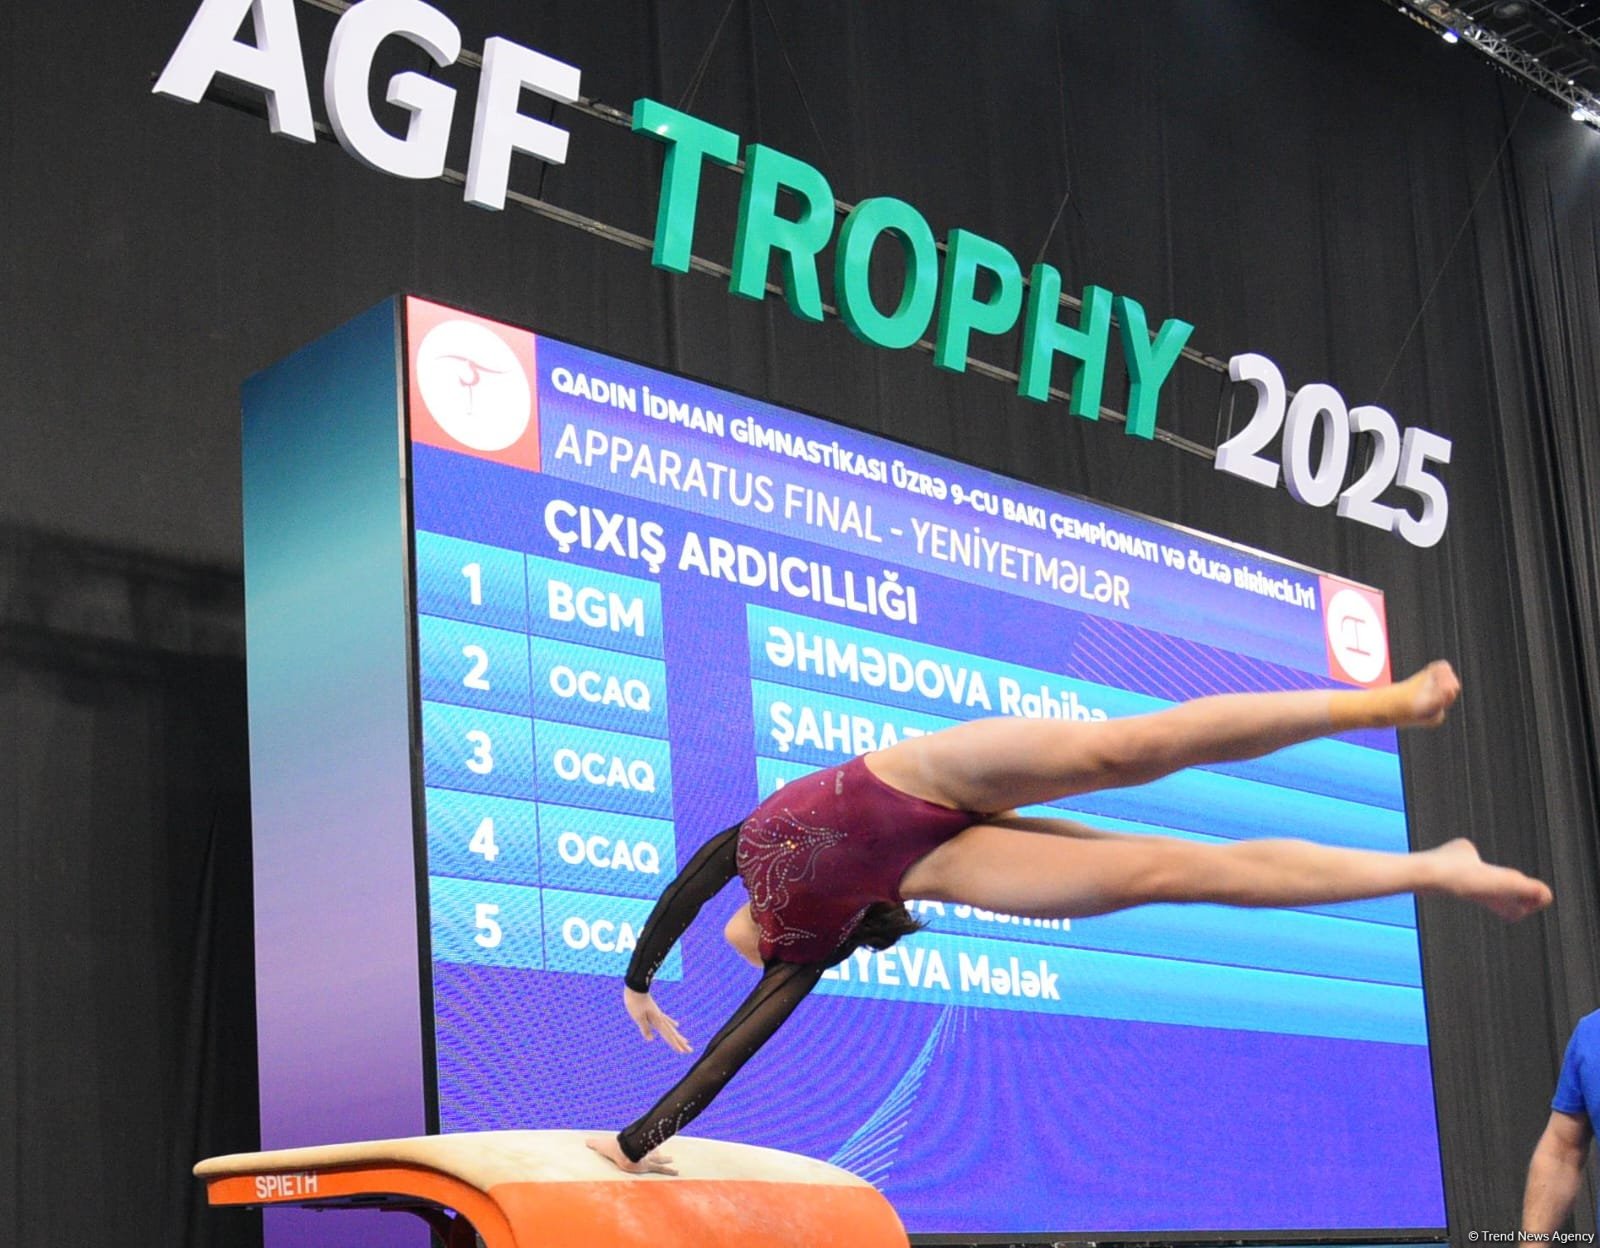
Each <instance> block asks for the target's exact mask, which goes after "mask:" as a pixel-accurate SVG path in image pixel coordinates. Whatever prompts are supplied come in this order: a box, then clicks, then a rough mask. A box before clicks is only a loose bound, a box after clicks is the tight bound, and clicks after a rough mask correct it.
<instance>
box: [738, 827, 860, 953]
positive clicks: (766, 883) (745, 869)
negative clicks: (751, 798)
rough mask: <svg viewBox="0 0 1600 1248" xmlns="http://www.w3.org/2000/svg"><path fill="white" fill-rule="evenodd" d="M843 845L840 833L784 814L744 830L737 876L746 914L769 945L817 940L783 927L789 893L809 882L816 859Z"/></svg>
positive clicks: (808, 933)
mask: <svg viewBox="0 0 1600 1248" xmlns="http://www.w3.org/2000/svg"><path fill="white" fill-rule="evenodd" d="M844 839H845V834H844V833H843V832H842V831H840V830H839V829H837V828H829V827H822V826H819V825H815V824H810V823H807V822H806V821H805V820H803V819H801V818H800V817H799V816H797V815H795V814H794V813H793V812H792V811H787V810H780V811H775V812H774V813H773V814H771V815H769V816H768V817H767V818H765V819H762V820H759V821H757V820H751V821H749V822H748V823H746V824H745V825H744V827H743V829H742V830H741V834H740V836H739V874H740V875H741V876H742V877H743V878H744V882H745V886H746V887H747V888H748V889H749V890H750V913H751V914H752V915H753V916H754V918H755V920H756V922H757V923H758V924H760V926H761V929H762V932H763V933H764V934H765V935H766V937H767V939H768V941H769V942H770V943H771V944H772V945H774V946H778V947H781V946H783V945H792V944H796V943H798V942H800V941H804V940H815V939H817V936H818V933H817V932H813V931H808V930H807V929H805V928H801V927H791V926H789V925H788V924H787V923H786V922H785V921H784V911H785V909H786V907H787V906H788V904H789V888H790V885H792V884H795V883H798V882H799V881H801V880H808V879H810V878H811V877H812V873H813V872H814V871H815V870H816V865H817V856H818V855H819V854H821V853H822V852H823V851H824V850H826V849H832V848H833V847H834V846H835V845H838V844H840V843H842V842H843V841H844Z"/></svg>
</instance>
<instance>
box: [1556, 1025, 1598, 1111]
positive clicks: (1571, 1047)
mask: <svg viewBox="0 0 1600 1248" xmlns="http://www.w3.org/2000/svg"><path fill="white" fill-rule="evenodd" d="M1594 1030H1595V1029H1594V1025H1593V1023H1592V1022H1591V1020H1590V1019H1588V1018H1586V1019H1584V1020H1583V1021H1582V1022H1580V1023H1579V1024H1578V1025H1577V1027H1576V1028H1575V1029H1574V1030H1573V1032H1572V1039H1570V1040H1568V1041H1567V1055H1566V1057H1565V1058H1563V1059H1562V1062H1561V1078H1560V1079H1558V1080H1557V1081H1556V1094H1555V1095H1554V1096H1553V1097H1551V1098H1550V1108H1551V1109H1554V1110H1556V1111H1558V1112H1560V1113H1563V1114H1578V1115H1582V1116H1583V1117H1586V1118H1587V1117H1588V1116H1589V1103H1588V1100H1587V1098H1585V1096H1584V1094H1583V1076H1584V1069H1583V1068H1584V1059H1585V1057H1586V1056H1587V1054H1586V1050H1588V1049H1589V1048H1590V1046H1591V1044H1592V1042H1593V1040H1594Z"/></svg>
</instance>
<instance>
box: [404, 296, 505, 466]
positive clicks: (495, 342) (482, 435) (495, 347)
mask: <svg viewBox="0 0 1600 1248" xmlns="http://www.w3.org/2000/svg"><path fill="white" fill-rule="evenodd" d="M529 359H530V362H531V345H530V347H529ZM416 378H417V386H418V389H419V391H420V392H421V397H422V401H423V404H424V406H425V407H426V410H427V411H428V412H429V413H430V414H431V415H432V417H433V419H434V421H435V422H437V424H438V427H439V428H440V429H441V430H442V431H443V432H444V433H445V434H446V435H447V436H448V437H449V438H450V439H451V441H452V443H459V444H460V445H461V446H464V447H468V448H470V449H472V450H475V451H483V452H496V451H502V450H505V449H506V448H507V447H510V446H512V445H513V444H514V443H515V442H516V441H517V439H519V438H520V437H522V436H523V434H524V433H525V432H526V431H527V428H528V425H529V423H530V422H531V420H532V418H533V391H532V388H531V386H530V385H529V381H528V374H527V370H526V369H525V368H524V366H523V364H522V362H521V361H520V360H519V359H518V353H517V350H516V349H515V348H513V347H512V345H511V344H510V343H508V342H507V341H506V340H505V339H504V338H502V337H501V336H500V335H499V334H497V333H495V332H494V331H493V330H491V329H489V328H488V327H487V326H484V325H479V324H477V323H476V322H473V321H467V320H458V319H452V320H447V321H442V322H440V323H439V324H438V325H435V326H434V327H433V328H432V329H430V330H429V331H428V332H427V333H426V334H425V335H424V336H423V339H422V341H421V343H419V344H418V346H417V354H416Z"/></svg>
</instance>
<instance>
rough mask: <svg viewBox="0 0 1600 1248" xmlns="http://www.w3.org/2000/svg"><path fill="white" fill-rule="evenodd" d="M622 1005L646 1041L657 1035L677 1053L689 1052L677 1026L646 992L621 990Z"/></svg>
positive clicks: (628, 989) (687, 1044) (687, 1045)
mask: <svg viewBox="0 0 1600 1248" xmlns="http://www.w3.org/2000/svg"><path fill="white" fill-rule="evenodd" d="M622 1004H623V1006H624V1007H625V1008H626V1009H627V1011H628V1016H629V1017H630V1018H632V1019H633V1021H634V1023H635V1024H636V1025H637V1026H638V1028H639V1034H640V1035H641V1036H643V1037H644V1038H645V1039H646V1040H650V1039H652V1038H654V1037H655V1036H657V1035H659V1036H660V1037H661V1038H662V1039H663V1040H665V1041H666V1042H667V1047H668V1048H671V1049H673V1050H675V1051H676V1052H679V1053H687V1052H689V1051H690V1047H691V1046H690V1044H689V1042H688V1041H687V1040H685V1039H684V1038H683V1033H682V1032H680V1031H679V1030H678V1024H677V1023H675V1022H674V1021H673V1020H672V1019H670V1018H668V1017H667V1014H666V1011H665V1010H663V1009H662V1008H661V1007H660V1006H659V1005H657V1004H656V1003H655V1000H654V998H652V997H651V995H650V994H649V993H648V992H635V991H634V990H633V989H632V988H624V989H623V990H622Z"/></svg>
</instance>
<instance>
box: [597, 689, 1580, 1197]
mask: <svg viewBox="0 0 1600 1248" xmlns="http://www.w3.org/2000/svg"><path fill="white" fill-rule="evenodd" d="M1460 690H1461V684H1460V681H1459V680H1457V679H1456V675H1455V673H1454V672H1453V671H1452V670H1451V668H1450V665H1449V664H1448V663H1444V662H1436V663H1432V664H1430V665H1429V666H1428V667H1426V668H1424V669H1423V670H1422V671H1420V672H1417V673H1416V674H1415V675H1413V676H1412V677H1410V678H1409V679H1408V680H1405V681H1402V682H1400V683H1399V684H1393V685H1387V686H1383V687H1381V688H1376V689H1362V690H1348V691H1346V690H1337V691H1328V690H1316V691H1306V692H1293V693H1259V694H1224V695H1221V696H1216V697H1205V698H1198V699H1196V700H1194V701H1192V702H1185V703H1182V704H1180V705H1178V706H1174V707H1171V708H1169V709H1167V710H1163V711H1157V712H1155V713H1153V714H1148V715H1137V716H1130V717H1129V718H1126V719H1113V720H1105V721H1097V722H1088V723H1085V722H1075V721H1069V720H1029V719H983V720H977V721H974V722H971V723H965V724H958V725H956V726H955V727H952V728H947V729H944V730H943V731H940V732H936V733H932V734H930V735H928V736H924V737H915V738H911V739H909V740H906V741H902V742H900V743H899V744H897V745H894V746H891V747H890V748H888V749H885V750H881V751H879V752H877V753H874V754H870V755H864V756H862V757H860V758H854V759H851V760H850V761H849V762H847V763H844V764H842V765H840V766H837V767H830V768H828V769H827V770H825V771H819V772H816V773H814V774H812V775H809V776H806V777H803V778H802V779H800V780H796V781H792V782H791V783H789V784H786V785H784V786H783V787H782V788H781V789H779V790H778V791H777V792H776V793H774V794H773V795H772V796H771V797H769V798H768V799H767V800H766V801H764V802H762V803H761V804H760V805H759V806H758V807H756V809H755V810H754V811H753V812H752V813H751V814H750V816H749V817H748V818H746V819H745V820H744V821H743V822H742V823H740V824H737V825H735V826H734V827H731V828H728V829H727V830H725V831H723V832H721V833H719V834H717V835H716V836H714V837H713V838H712V839H711V840H710V841H708V842H707V843H706V844H705V845H704V846H702V847H701V849H700V850H699V852H697V853H696V854H695V855H694V857H693V858H692V859H690V861H689V863H688V865H687V866H685V867H684V869H683V870H682V871H681V872H680V873H679V874H678V877H677V878H676V879H675V880H674V881H673V882H672V883H671V884H670V885H669V886H668V887H667V889H666V891H665V892H663V893H662V895H661V898H660V900H659V901H658V902H657V903H656V906H655V909H654V910H653V911H652V912H651V914H650V918H649V920H648V922H647V923H646V924H645V926H644V929H643V930H642V932H641V933H640V937H639V944H638V947H637V949H636V950H635V951H634V955H633V961H632V963H631V964H630V966H629V968H628V974H627V979H626V987H625V988H624V989H623V1004H624V1005H625V1006H626V1008H627V1011H628V1013H629V1015H630V1016H632V1018H633V1020H634V1022H635V1023H636V1024H637V1025H638V1027H639V1031H640V1034H641V1035H642V1036H643V1037H644V1038H645V1039H646V1040H649V1039H651V1038H652V1037H653V1036H655V1035H659V1036H661V1037H662V1039H663V1040H664V1041H665V1042H666V1043H667V1044H668V1045H670V1046H671V1047H672V1048H673V1049H676V1050H677V1051H678V1052H680V1053H687V1052H689V1044H688V1042H687V1041H686V1040H685V1039H684V1037H683V1036H682V1034H680V1033H679V1031H678V1028H677V1025H676V1024H675V1023H674V1022H673V1020H672V1019H671V1018H669V1017H668V1016H667V1015H666V1013H665V1012H663V1011H662V1009H661V1007H660V1006H659V1005H657V1004H656V1002H655V1001H654V1000H653V999H652V997H651V996H650V984H651V980H652V979H653V978H654V976H655V973H656V971H657V970H658V969H659V968H660V966H661V964H662V962H663V961H664V960H665V959H666V956H667V954H668V952H670V950H671V948H672V946H673V945H674V944H675V943H676V942H677V940H678V938H679V937H680V936H682V935H683V933H684V931H685V930H686V929H687V928H688V926H689V924H690V923H691V922H692V921H693V919H694V917H695V916H696V915H697V914H698V913H699V911H700V908H701V907H702V906H703V905H704V904H705V903H706V902H707V901H708V900H710V898H712V897H713V896H715V895H716V894H717V893H718V892H719V891H720V890H721V889H722V887H723V885H725V884H726V883H727V882H728V881H729V880H731V879H732V878H733V877H734V876H735V875H738V876H740V877H741V878H742V879H743V881H744V885H745V887H746V889H748V890H749V894H750V900H749V902H748V903H747V904H746V905H744V906H742V907H741V908H740V909H739V910H738V911H736V912H735V914H734V915H733V917H732V919H730V920H729V922H728V925H727V928H726V929H725V934H726V936H727V939H728V942H729V943H730V944H731V945H732V946H733V947H734V948H735V949H736V950H737V951H738V952H739V953H740V954H741V955H742V956H743V957H744V958H745V959H746V960H748V961H749V962H751V963H752V964H754V965H755V966H757V967H761V968H763V974H762V976H761V980H760V982H759V983H758V984H757V985H756V987H755V989H754V991H753V992H751V994H750V995H749V997H748V998H746V1000H745V1001H744V1003H743V1004H742V1005H741V1006H740V1007H739V1008H738V1009H737V1010H736V1011H735V1012H734V1014H733V1017H732V1018H730V1019H729V1020H728V1022H727V1023H726V1024H725V1025H724V1026H723V1028H722V1030H721V1031H719V1032H718V1033H717V1034H716V1035H715V1036H714V1037H713V1038H712V1040H711V1042H710V1043H709V1044H708V1045H707V1046H706V1049H705V1052H704V1053H703V1054H702V1055H701V1057H700V1059H699V1060H698V1061H697V1062H696V1063H695V1064H694V1066H693V1067H692V1068H691V1069H690V1070H689V1072H688V1074H686V1075H685V1076H684V1077H683V1079H681V1080H680V1081H679V1082H678V1084H677V1085H676V1086H675V1087H674V1088H672V1089H671V1090H670V1091H669V1092H668V1093H667V1094H666V1095H665V1096H663V1097H662V1098H661V1100H660V1101H659V1102H657V1104H656V1105H655V1106H654V1107H652V1108H651V1109H650V1110H649V1112H647V1113H646V1114H645V1115H644V1116H643V1117H641V1118H639V1119H638V1120H637V1121H636V1122H634V1123H633V1124H632V1125H630V1126H628V1127H627V1128H625V1129H624V1130H623V1131H622V1132H621V1133H620V1134H618V1135H616V1136H606V1137H604V1138H602V1139H597V1140H593V1141H591V1142H590V1145H589V1146H590V1147H591V1148H593V1149H594V1150H595V1151H596V1152H598V1153H600V1154H601V1155H603V1156H605V1157H607V1158H608V1159H610V1160H611V1161H612V1162H614V1163H615V1164H616V1165H617V1166H619V1167H620V1168H621V1169H623V1170H626V1171H628V1172H629V1173H634V1174H645V1173H654V1174H671V1173H674V1172H673V1171H672V1169H671V1168H670V1165H669V1162H670V1160H671V1159H670V1158H668V1157H664V1156H661V1155H659V1154H657V1153H656V1152H655V1150H656V1149H657V1148H658V1147H659V1146H660V1145H661V1144H662V1143H664V1142H665V1141H666V1140H667V1139H668V1138H670V1137H671V1136H672V1135H673V1134H675V1133H676V1132H678V1131H679V1130H681V1129H682V1128H683V1127H684V1125H685V1124H687V1123H688V1122H689V1121H690V1119H692V1118H693V1117H694V1116H695V1115H696V1114H697V1113H699V1112H700V1111H701V1110H702V1109H704V1108H705V1107H706V1105H707V1104H709V1103H710V1101H711V1099H712V1098H713V1097H714V1096H716V1095H717V1093H718V1092H720V1091H721V1090H722V1087H723V1086H724V1085H725V1084H726V1083H727V1082H728V1080H729V1079H731V1078H732V1077H733V1076H734V1074H735V1073H737V1071H738V1070H739V1068H740V1067H741V1066H743V1065H744V1063H745V1062H746V1061H747V1060H748V1059H749V1058H750V1056H751V1055H752V1054H754V1053H755V1052H756V1051H757V1050H758V1049H760V1047H761V1046H762V1045H763V1044H764V1043H765V1042H766V1041H767V1040H768V1039H769V1038H770V1037H771V1036H772V1034H773V1033H774V1032H775V1031H776V1030H777V1029H778V1027H779V1026H780V1025H781V1024H782V1023H783V1021H784V1020H785V1019H786V1018H788V1016H789V1015H790V1014H791V1013H792V1012H793V1011H794V1009H795V1007H796V1006H797V1005H799V1004H800V1002H801V1001H802V1000H803V999H804V998H805V996H806V994H807V993H808V992H810V991H811V989H812V988H813V987H814V986H815V985H816V983H817V981H818V980H819V979H820V978H821V977H822V973H823V971H825V970H827V969H828V968H829V967H830V966H834V965H836V964H837V963H839V962H840V961H842V960H843V959H844V958H846V957H847V956H849V954H850V953H851V952H852V951H853V950H855V949H858V948H861V947H863V946H869V947H872V948H879V949H882V948H887V947H888V946H889V945H892V944H893V943H894V942H895V941H896V940H898V939H899V938H900V937H901V936H903V935H906V934H908V933H909V932H912V931H915V930H916V929H917V927H918V926H919V925H918V924H917V922H916V921H915V920H914V919H913V918H912V917H911V915H910V913H909V912H908V911H907V910H906V908H905V904H904V899H905V898H908V897H910V898H915V899H919V900H927V901H941V902H953V903H957V904H966V905H971V906H977V907H982V908H983V909H986V910H993V911H997V912H999V913H1003V914H1012V915H1018V916H1022V917H1030V918H1061V919H1076V918H1083V917H1086V916H1088V915H1095V914H1105V913H1107V912H1109V911H1113V910H1123V909H1127V908H1129V907H1131V906H1139V905H1144V904H1146V903H1149V902H1201V901H1204V902H1217V903H1221V904H1224V905H1231V906H1304V905H1315V904H1318V903H1323V902H1337V901H1354V900H1356V899H1358V898H1363V897H1382V896H1387V895H1389V894H1393V893H1447V894H1449V895H1451V896H1455V897H1462V898H1465V899H1467V900H1468V901H1474V902H1477V903H1478V904H1479V905H1482V906H1485V907H1487V908H1488V909H1490V910H1492V911H1493V912H1494V913H1495V914H1497V915H1499V916H1500V917H1501V918H1504V919H1507V920H1515V919H1520V918H1523V917H1525V916H1526V915H1529V914H1531V913H1533V912H1534V911H1536V910H1540V909H1542V908H1544V907H1545V906H1547V905H1549V904H1550V900H1551V894H1550V889H1549V888H1548V887H1547V886H1546V885H1545V884H1543V883H1541V882H1540V881H1539V880H1536V879H1532V878H1531V877H1529V876H1526V875H1524V874H1522V872H1520V871H1516V870H1513V869H1511V868H1508V867H1498V866H1492V865H1490V864H1488V863H1486V862H1484V861H1483V860H1482V859H1480V858H1479V856H1478V851H1477V850H1476V849H1475V848H1474V847H1473V845H1472V843H1471V842H1470V841H1467V840H1464V839H1458V840H1453V841H1450V842H1448V843H1447V844H1445V845H1441V846H1439V847H1438V848H1436V849H1430V850H1425V851H1422V852H1417V853H1383V852H1379V851H1376V850H1361V849H1344V848H1337V847H1334V846H1328V845H1320V844H1314V843H1312V842H1309V841H1298V840H1250V841H1237V842H1232V843H1228V844H1222V845H1215V844H1209V843H1202V842H1196V841H1189V840H1182V839H1178V838H1173V837H1164V836H1150V835H1131V834H1126V833H1114V832H1106V831H1101V830H1099V829H1095V828H1089V827H1085V826H1084V825H1083V824H1080V823H1074V822H1072V821H1071V820H1067V819H1041V818H1031V817H1025V816H1022V815H1018V814H1017V813H1015V812H1016V808H1017V807H1020V806H1029V805H1033V804H1035V803H1039V802H1048V801H1052V800H1055V799H1057V798H1063V797H1070V796H1073V795H1075V794H1079V793H1088V792H1092V791H1094V790H1096V789H1113V788H1125V787H1128V786H1131V785H1138V784H1146V783H1148V782H1150V781H1152V780H1156V779H1159V778H1160V777H1162V776H1165V775H1168V774H1170V773H1171V772H1175V771H1179V770H1182V769H1183V768H1185V767H1195V766H1203V765H1205V764H1208V763H1221V762H1229V761H1234V760H1239V759H1247V758H1257V757H1259V756H1261V755H1263V754H1268V753H1271V752H1272V751H1274V750H1279V749H1282V748H1284V747H1285V746H1289V745H1294V744H1297V743H1299V742H1302V741H1309V740H1312V739H1314V738H1316V737H1321V736H1326V735H1328V734H1331V733H1337V732H1344V731H1347V730H1350V729H1357V728H1406V727H1419V726H1421V727H1432V726H1436V725H1438V724H1440V723H1442V722H1443V721H1444V717H1445V713H1446V712H1447V711H1448V710H1449V708H1450V706H1451V704H1452V703H1454V702H1455V700H1456V697H1457V695H1458V694H1459V693H1460Z"/></svg>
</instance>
